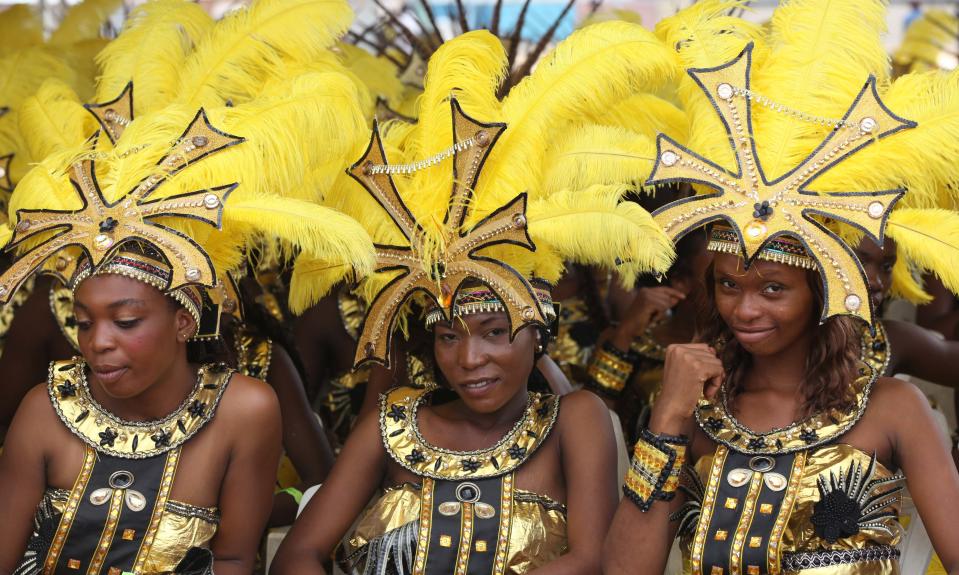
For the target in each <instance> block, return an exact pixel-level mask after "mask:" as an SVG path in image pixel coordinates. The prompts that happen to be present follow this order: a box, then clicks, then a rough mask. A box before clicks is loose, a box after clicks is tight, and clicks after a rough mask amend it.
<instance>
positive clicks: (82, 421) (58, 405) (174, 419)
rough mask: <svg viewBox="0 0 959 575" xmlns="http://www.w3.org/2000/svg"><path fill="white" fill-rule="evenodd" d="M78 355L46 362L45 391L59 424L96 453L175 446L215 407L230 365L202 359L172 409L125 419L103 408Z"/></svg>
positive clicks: (155, 451) (133, 454)
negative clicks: (148, 416) (187, 392)
mask: <svg viewBox="0 0 959 575" xmlns="http://www.w3.org/2000/svg"><path fill="white" fill-rule="evenodd" d="M86 368H87V364H86V362H84V361H83V359H82V358H79V357H75V358H73V359H72V360H68V361H55V362H52V363H50V377H49V379H48V383H47V391H48V392H49V394H50V402H51V403H52V404H53V408H54V409H55V410H56V412H57V415H58V416H60V419H61V421H63V424H64V425H66V426H67V428H68V429H69V430H70V431H71V432H72V433H73V434H74V435H76V436H77V437H79V438H80V439H81V440H82V441H83V442H84V443H86V444H87V445H89V446H90V447H92V448H93V449H95V450H97V451H98V452H100V453H105V454H107V455H113V456H115V457H122V458H127V459H146V458H148V457H153V456H155V455H159V454H161V453H165V452H167V451H169V450H171V449H173V448H175V447H179V446H180V445H182V444H183V443H184V442H186V441H187V440H188V439H190V438H191V437H193V436H194V435H196V433H197V432H198V431H200V429H202V428H203V426H204V425H206V424H207V422H209V421H210V420H211V419H213V415H214V414H215V413H216V408H217V406H218V405H219V403H220V397H222V396H223V392H224V390H226V387H227V384H228V383H229V382H230V377H231V376H232V375H233V370H231V369H228V368H226V367H225V366H222V365H219V364H209V365H204V366H203V367H201V368H200V370H199V372H198V373H197V382H196V386H195V387H194V388H193V391H192V392H191V393H190V395H189V396H187V398H186V399H185V400H184V401H183V403H182V404H181V405H180V407H178V408H177V409H176V410H175V411H174V412H173V413H171V414H170V415H168V416H166V417H164V418H163V419H160V420H156V421H125V420H123V419H120V418H119V417H117V416H115V415H113V414H112V413H110V412H109V411H107V410H106V409H104V408H103V406H101V405H100V404H99V403H98V402H97V401H96V400H95V399H94V398H93V396H92V395H91V394H90V387H89V384H88V383H87V376H86Z"/></svg>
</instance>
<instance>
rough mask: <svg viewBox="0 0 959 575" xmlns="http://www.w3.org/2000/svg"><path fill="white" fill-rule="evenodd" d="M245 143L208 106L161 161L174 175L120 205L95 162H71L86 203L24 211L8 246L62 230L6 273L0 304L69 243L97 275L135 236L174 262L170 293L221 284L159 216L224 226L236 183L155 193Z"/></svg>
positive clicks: (202, 256)
mask: <svg viewBox="0 0 959 575" xmlns="http://www.w3.org/2000/svg"><path fill="white" fill-rule="evenodd" d="M242 141H243V138H239V137H237V136H231V135H229V134H226V133H223V132H220V131H219V130H216V129H215V128H214V127H213V126H212V125H210V122H209V120H208V119H207V117H206V114H205V113H204V111H203V110H200V112H198V113H197V115H196V117H195V118H194V119H193V121H192V122H191V123H190V126H189V127H188V128H187V129H186V131H184V132H183V134H182V135H181V136H180V137H179V138H178V139H177V142H176V143H175V144H174V146H173V148H172V149H171V150H170V152H169V153H167V154H166V156H165V157H164V158H163V159H162V160H161V161H160V165H161V166H162V167H163V168H164V169H165V171H166V174H167V175H166V177H161V176H159V175H157V174H154V175H151V176H149V177H148V178H146V179H145V180H143V181H142V182H140V184H139V185H137V186H136V187H135V188H134V189H132V190H130V191H129V192H127V193H126V194H125V195H123V196H122V197H121V198H119V199H117V200H116V201H113V202H109V201H107V200H106V199H105V198H104V197H103V192H102V191H101V190H100V184H99V182H98V181H97V175H96V164H95V161H94V160H93V159H84V160H80V161H78V162H76V163H74V164H73V165H71V166H70V168H69V173H68V176H69V178H70V183H71V184H72V185H73V188H74V189H75V190H76V193H77V195H78V196H79V198H80V201H81V202H82V204H83V207H82V208H80V209H79V210H17V222H16V224H15V225H14V228H13V237H12V238H11V240H10V243H9V244H8V245H7V249H14V248H16V247H18V246H20V245H23V244H24V242H28V241H30V240H31V239H34V238H36V237H37V236H38V235H39V234H45V233H47V232H54V231H55V232H57V233H55V234H53V235H49V234H46V236H45V237H44V239H42V240H40V241H39V242H38V243H37V244H36V245H31V247H30V248H29V250H28V251H26V252H25V253H23V254H22V255H21V257H19V258H18V259H17V261H16V262H14V264H13V265H12V266H10V268H9V269H7V270H6V271H5V272H4V273H3V275H0V303H6V302H7V301H8V300H9V299H10V296H11V295H12V294H13V292H15V291H16V290H17V289H18V288H19V287H20V285H21V284H22V283H23V282H24V281H25V280H26V279H27V277H29V276H30V274H32V273H33V272H34V271H36V270H37V269H39V268H40V267H41V266H42V265H43V264H44V263H45V262H46V261H47V259H49V258H50V257H51V256H52V255H54V254H56V253H58V252H60V251H61V250H63V249H65V248H67V247H69V246H77V247H79V248H80V249H81V250H82V251H83V253H84V254H85V255H86V256H87V257H88V258H90V263H91V265H92V266H93V269H94V273H96V271H95V270H96V269H97V268H98V267H99V266H100V265H101V264H102V263H103V262H104V261H106V260H107V259H108V258H109V256H111V255H112V254H113V253H114V252H115V249H116V247H117V246H118V245H119V244H122V243H123V242H124V241H127V240H130V239H138V240H142V241H144V242H147V243H149V244H150V245H152V246H154V247H155V248H156V250H157V251H159V252H160V254H162V256H163V257H164V258H165V259H166V261H167V262H169V265H170V272H171V273H170V277H169V279H168V281H167V285H165V286H163V288H162V289H163V290H175V289H177V288H180V287H182V286H184V285H186V284H190V283H192V284H200V285H203V286H206V287H213V286H214V285H215V284H216V271H215V270H214V268H213V263H212V262H211V261H210V257H209V256H208V255H207V254H206V252H204V251H203V249H202V248H201V247H200V245H199V244H197V243H196V242H195V241H194V240H193V239H191V238H190V237H189V236H187V235H185V234H184V233H182V232H179V231H176V230H174V229H172V228H170V227H168V226H165V225H161V224H159V223H157V221H156V220H157V219H158V218H183V219H192V220H196V221H199V222H203V223H205V224H208V225H210V226H213V227H215V228H217V229H219V228H220V225H221V218H222V213H223V202H224V201H225V200H226V198H227V196H229V194H230V192H232V191H233V189H234V188H236V184H228V185H222V186H217V187H210V188H208V189H205V190H200V191H197V192H192V193H187V194H181V195H176V196H173V197H167V198H162V199H150V195H151V194H152V193H153V192H154V190H156V188H157V187H158V186H160V185H162V183H163V182H164V181H166V178H167V177H171V176H173V175H174V174H176V173H177V172H179V171H180V170H182V169H184V168H186V167H187V166H189V165H193V164H195V163H197V162H200V161H201V160H203V159H204V158H206V157H209V156H210V155H211V154H214V153H216V152H218V151H220V150H223V149H226V148H228V147H230V146H233V145H236V144H239V143H240V142H242Z"/></svg>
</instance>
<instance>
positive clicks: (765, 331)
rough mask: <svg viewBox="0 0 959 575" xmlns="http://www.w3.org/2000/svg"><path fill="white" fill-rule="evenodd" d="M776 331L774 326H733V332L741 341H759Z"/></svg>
mask: <svg viewBox="0 0 959 575" xmlns="http://www.w3.org/2000/svg"><path fill="white" fill-rule="evenodd" d="M774 331H776V328H774V327H767V328H754V327H751V328H740V329H737V328H733V334H734V335H735V336H736V340H737V341H739V343H758V342H760V341H762V340H764V339H766V338H767V337H769V336H770V335H772V333H773V332H774Z"/></svg>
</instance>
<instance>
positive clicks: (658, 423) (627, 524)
mask: <svg viewBox="0 0 959 575" xmlns="http://www.w3.org/2000/svg"><path fill="white" fill-rule="evenodd" d="M724 376H725V374H724V372H723V366H722V362H720V361H719V359H718V358H717V357H716V352H715V351H714V350H713V349H712V348H710V347H709V346H707V345H705V344H701V343H690V344H682V345H671V346H669V347H668V348H667V349H666V362H665V364H664V366H663V390H662V393H661V394H660V396H659V399H658V400H657V401H656V404H655V405H654V406H653V411H652V415H651V417H650V420H649V431H650V432H651V433H653V434H656V435H660V434H662V435H669V436H680V435H685V436H687V437H692V430H693V429H694V422H693V421H694V420H693V410H694V409H695V407H696V403H697V402H698V400H699V397H700V396H701V395H704V394H705V395H706V396H708V397H711V396H713V395H714V394H715V393H716V390H717V389H718V387H719V384H720V382H722V380H723V377H724ZM687 453H689V448H687ZM681 499H682V498H681V496H680V494H679V493H678V492H677V493H676V495H675V496H674V498H673V500H672V501H671V502H665V501H656V500H653V501H652V505H651V506H650V507H649V509H648V510H647V511H645V512H643V511H642V510H640V508H639V507H638V506H637V505H636V504H634V503H633V501H632V500H631V499H629V498H628V497H624V498H623V499H622V501H620V503H619V509H617V511H616V517H615V518H614V519H613V526H612V528H611V529H610V531H609V535H608V536H607V538H606V548H605V553H604V554H603V573H606V574H607V575H620V574H623V575H625V574H627V573H628V574H630V575H636V574H649V575H662V573H663V570H664V569H665V568H666V561H667V560H668V559H669V550H670V547H671V546H672V542H673V537H674V536H675V530H676V528H677V526H676V525H675V524H673V525H671V524H670V521H669V514H670V512H671V510H675V508H677V507H678V506H679V505H681V503H682V501H681Z"/></svg>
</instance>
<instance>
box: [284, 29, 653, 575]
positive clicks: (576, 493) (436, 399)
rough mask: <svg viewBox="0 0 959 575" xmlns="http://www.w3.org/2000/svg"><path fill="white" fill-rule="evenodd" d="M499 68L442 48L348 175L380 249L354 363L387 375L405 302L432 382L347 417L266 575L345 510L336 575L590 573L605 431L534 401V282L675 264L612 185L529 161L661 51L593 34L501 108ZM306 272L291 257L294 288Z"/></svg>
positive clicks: (478, 41)
mask: <svg viewBox="0 0 959 575" xmlns="http://www.w3.org/2000/svg"><path fill="white" fill-rule="evenodd" d="M505 56H506V55H505V53H504V50H503V48H502V46H501V45H500V43H499V40H498V39H496V38H495V37H494V36H492V35H491V34H489V33H486V32H474V33H469V34H465V35H463V36H461V37H459V38H457V39H455V40H452V41H450V42H448V43H446V44H445V45H444V46H443V47H442V48H441V49H440V50H439V51H437V52H436V54H435V55H434V56H433V58H432V59H431V61H430V64H429V70H428V73H427V79H426V86H425V90H424V93H423V96H422V98H421V100H420V108H419V120H418V123H417V124H416V125H415V126H405V125H398V124H395V123H394V124H388V125H387V126H385V129H384V128H381V127H380V126H377V127H375V128H374V132H373V138H372V140H371V142H370V145H369V147H368V148H367V149H366V151H365V153H364V154H363V155H362V157H361V159H360V160H358V161H357V162H356V163H355V164H354V165H353V167H352V168H351V169H350V172H349V173H350V176H351V177H352V178H354V179H355V180H356V181H357V182H359V184H360V185H361V186H362V188H363V189H365V190H366V192H367V194H363V190H362V189H357V188H356V187H355V186H354V188H345V187H344V189H343V190H341V193H343V194H344V197H345V196H346V195H349V197H350V201H349V210H350V211H349V212H348V213H352V214H356V217H357V218H358V219H359V220H360V221H363V222H365V223H366V225H367V227H368V228H369V229H370V230H371V234H372V235H373V236H374V237H375V239H376V241H377V271H378V272H379V273H377V274H375V275H373V276H371V277H369V278H367V279H366V280H364V281H363V282H362V283H361V285H360V289H361V290H363V291H365V292H366V293H367V294H369V296H370V297H369V299H370V301H371V303H370V307H369V311H368V313H367V315H366V318H365V320H364V322H363V325H362V327H361V329H360V332H359V337H358V344H357V352H356V357H355V362H356V363H357V364H358V365H362V364H365V363H368V362H378V363H381V364H386V365H387V366H389V365H391V364H394V363H396V362H397V357H396V354H394V353H393V352H392V349H393V346H392V345H391V339H392V337H393V332H394V331H395V330H396V329H397V326H398V323H399V322H400V318H401V317H402V316H404V315H406V314H407V311H406V310H407V309H408V308H407V307H406V306H407V303H408V302H409V300H410V299H411V298H419V301H420V302H421V304H422V306H423V307H424V308H425V309H426V313H425V325H426V327H427V329H429V330H430V331H432V334H431V342H430V345H429V347H430V352H429V353H430V355H431V356H432V358H433V359H434V360H435V363H436V367H437V369H436V379H437V380H438V381H440V382H441V384H440V386H439V387H438V388H437V387H433V388H431V389H415V388H410V387H398V388H395V389H393V390H390V391H388V392H387V393H385V394H383V395H382V396H381V399H380V406H379V414H378V417H377V414H369V416H367V417H365V418H361V419H360V421H359V422H358V424H357V426H356V427H355V429H354V430H353V433H352V435H351V436H350V439H349V440H348V442H347V444H346V446H345V447H344V449H343V451H342V452H341V454H340V457H339V459H338V461H337V464H336V466H335V467H334V470H333V472H332V473H331V475H330V477H329V479H328V480H327V481H326V483H324V484H323V486H322V487H321V488H320V490H319V491H318V492H317V494H316V495H315V496H314V498H313V499H312V500H311V502H310V504H309V506H308V507H307V509H306V511H305V512H304V514H303V515H302V516H301V518H300V519H299V520H298V522H297V524H295V525H294V528H293V530H292V531H291V532H290V534H289V535H288V536H287V539H286V540H285V541H284V543H283V546H282V547H281V550H280V552H279V554H278V556H277V559H276V562H275V563H274V571H275V572H278V573H298V574H299V573H320V572H322V560H323V558H325V557H328V556H329V555H330V554H331V553H332V552H333V550H334V547H335V546H336V544H337V542H338V541H339V540H340V539H341V538H342V537H343V535H344V534H345V533H346V532H347V530H348V529H349V528H350V525H351V524H353V523H354V520H355V519H356V518H357V517H358V516H360V515H361V513H362V516H360V519H359V521H358V523H357V524H356V527H355V529H354V530H353V532H352V534H350V536H349V538H348V541H347V542H346V543H345V544H344V547H343V548H342V550H341V551H342V553H341V554H340V558H341V559H342V560H343V564H344V568H345V569H347V570H348V572H350V573H381V572H395V573H466V572H471V573H525V572H532V571H535V570H537V569H539V568H543V569H557V570H559V569H565V570H567V571H568V572H576V573H595V572H596V571H597V570H598V569H599V558H600V544H601V540H602V536H601V534H602V533H603V532H604V531H605V529H606V524H607V521H608V520H609V518H610V513H611V511H612V507H613V506H614V505H615V499H616V494H615V491H612V490H611V489H610V487H611V485H612V483H613V477H614V473H615V471H614V470H615V468H616V465H615V451H614V443H613V433H612V429H611V426H610V419H609V416H608V414H607V411H606V409H605V408H604V407H603V405H602V404H601V403H600V402H599V401H598V400H597V399H596V398H595V397H593V396H592V395H590V394H588V393H584V392H574V393H571V394H569V395H566V396H564V397H563V398H562V399H560V398H558V397H556V396H554V395H550V394H540V393H534V392H530V390H529V387H528V385H529V381H530V377H531V375H532V372H533V366H534V362H535V361H536V359H537V357H538V356H539V355H541V354H542V353H544V351H545V346H546V344H547V343H548V339H549V328H550V325H551V324H552V323H553V321H554V320H555V315H556V314H555V309H554V307H553V305H552V300H551V296H550V292H549V289H548V283H541V282H540V281H538V280H537V279H535V278H545V279H546V280H547V281H555V280H556V279H557V278H558V277H559V275H560V274H561V273H562V270H563V267H564V263H565V262H566V261H576V262H582V263H586V264H594V265H598V266H602V267H605V268H607V269H612V268H615V267H617V265H620V266H621V267H624V268H629V269H631V270H634V271H638V270H649V269H657V270H661V269H664V268H665V267H667V266H668V263H669V261H670V258H671V249H670V246H669V243H668V241H664V240H665V237H664V236H662V234H661V233H660V230H659V229H658V228H657V227H656V226H655V225H652V221H651V220H650V219H649V214H647V213H646V212H645V211H643V210H642V209H640V208H638V207H637V206H636V205H635V204H630V203H623V202H621V195H622V192H623V189H624V188H623V187H622V186H594V187H587V188H575V187H574V188H554V187H550V186H549V185H546V183H545V182H547V181H548V175H549V171H550V170H551V169H552V167H553V166H551V165H550V163H549V162H548V161H546V157H547V156H546V149H545V148H546V145H547V144H548V142H549V141H550V139H551V137H552V136H553V135H555V134H557V133H560V132H562V131H563V130H565V129H567V127H568V126H569V125H571V124H572V123H574V122H576V121H578V120H579V119H580V118H581V117H582V115H583V114H585V113H587V112H592V111H595V110H597V109H599V108H600V107H602V106H605V105H607V104H609V103H610V102H611V101H615V100H616V99H618V98H619V97H621V96H622V95H623V94H625V93H628V92H630V91H632V90H633V89H635V87H637V86H638V85H640V84H641V83H645V84H647V85H654V84H655V83H656V81H662V80H663V78H664V77H665V74H664V73H663V71H664V70H665V69H668V68H669V65H668V63H667V62H666V60H665V59H666V58H668V54H667V52H666V51H665V50H664V49H662V48H661V47H659V46H658V43H657V42H656V41H655V39H654V38H653V37H652V36H651V35H650V34H649V33H648V32H646V31H645V30H643V29H642V27H639V26H635V25H631V24H624V23H609V24H604V25H601V26H600V25H597V26H594V27H591V28H589V29H585V30H581V31H580V32H578V33H576V34H574V35H573V36H572V37H570V38H569V39H568V40H567V41H565V42H563V43H561V44H560V45H559V46H558V47H557V48H556V50H555V51H554V52H553V53H551V54H550V55H549V56H547V57H546V58H544V60H543V61H541V62H540V64H539V67H538V68H537V70H536V71H535V72H534V73H533V74H532V75H531V76H529V77H528V78H527V79H526V80H525V81H524V82H522V83H520V84H519V85H518V86H516V87H514V88H513V89H512V90H510V92H509V94H508V95H507V96H506V97H505V98H504V99H503V100H502V101H500V100H499V99H498V98H497V88H498V87H499V83H500V81H501V78H502V74H503V72H504V65H505V62H506V58H505ZM597 229H603V230H604V234H603V235H601V236H599V237H597V234H596V233H595V231H596V230H597ZM310 269H312V266H310V265H309V261H308V260H301V261H298V262H297V267H296V268H294V278H293V279H294V284H295V283H296V282H298V281H302V280H303V279H305V278H308V277H309V274H310ZM294 307H295V306H294ZM407 321H408V322H410V323H411V322H414V321H416V318H407ZM410 329H414V328H410ZM587 430H588V431H587ZM380 487H384V488H385V492H384V494H383V495H382V496H381V497H379V498H378V499H376V500H375V501H374V503H373V504H372V506H371V507H370V508H369V510H367V511H366V512H363V508H364V506H365V505H366V504H367V502H368V501H369V499H370V498H371V497H372V496H374V494H375V493H376V491H377V490H378V489H379V488H380Z"/></svg>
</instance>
